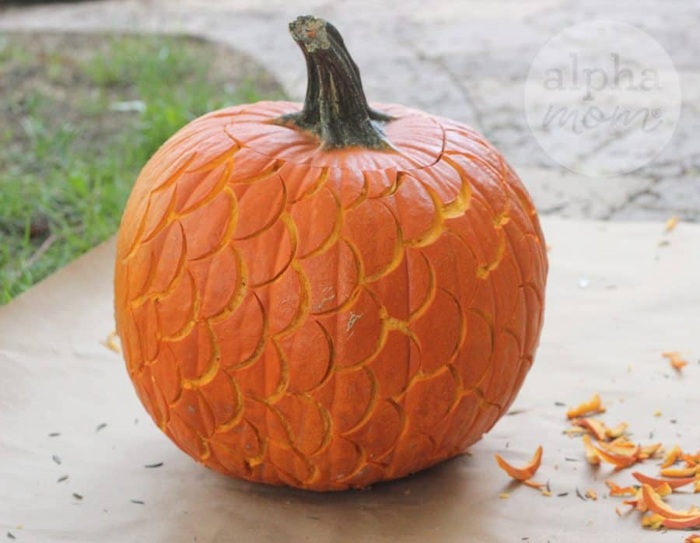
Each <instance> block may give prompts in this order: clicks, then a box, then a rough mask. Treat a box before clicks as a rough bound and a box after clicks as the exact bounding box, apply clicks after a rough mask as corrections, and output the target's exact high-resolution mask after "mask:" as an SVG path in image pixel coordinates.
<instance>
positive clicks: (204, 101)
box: [0, 34, 282, 304]
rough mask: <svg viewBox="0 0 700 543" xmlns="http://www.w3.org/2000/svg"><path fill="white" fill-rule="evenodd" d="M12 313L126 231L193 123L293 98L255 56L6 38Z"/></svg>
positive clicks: (1, 192) (88, 39) (131, 43)
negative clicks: (152, 168)
mask: <svg viewBox="0 0 700 543" xmlns="http://www.w3.org/2000/svg"><path fill="white" fill-rule="evenodd" d="M0 95H1V96H3V101H2V102H1V103H0V304H3V303H6V302H8V301H9V300H11V299H12V298H13V297H15V296H17V295H18V294H19V293H21V292H22V291H24V290H26V289H27V288H29V287H30V286H31V285H32V284H34V283H35V282H37V281H38V280H40V279H42V278H43V277H45V276H47V275H48V274H50V273H52V272H53V271H55V270H56V269H58V268H60V267H61V266H63V265H64V264H66V263H68V262H70V261H71V260H72V259H74V258H75V257H76V256H78V255H80V254H81V253H83V252H85V251H87V250H88V249H90V248H91V247H93V246H95V245H96V244H97V243H99V242H101V241H103V240H105V239H106V238H108V237H109V236H110V235H112V234H113V233H114V232H116V230H117V228H118V225H119V220H120V217H121V213H122V210H123V207H124V204H125V202H126V199H127V196H128V194H129V192H130V190H131V186H132V185H133V182H134V181H135V179H136V177H137V175H138V172H139V171H140V169H141V168H142V167H143V165H144V164H145V162H146V161H147V160H148V158H149V157H150V156H151V155H152V154H153V152H155V150H156V149H157V148H158V147H159V146H160V145H161V144H162V143H163V142H164V141H165V140H166V139H167V138H169V137H170V136H171V135H172V134H173V133H174V132H175V131H177V130H178V129H179V128H180V127H182V126H183V125H185V124H186V123H188V122H189V121H191V120H192V119H194V118H196V117H198V116H200V115H202V114H204V113H206V112H208V111H211V110H214V109H219V108H221V107H224V106H227V105H232V104H236V103H242V102H251V101H255V100H258V99H263V98H266V99H276V98H281V97H282V93H281V91H280V89H279V87H278V86H277V84H276V83H275V82H274V81H273V80H272V79H271V78H270V77H269V75H267V74H266V73H264V72H262V71H261V70H260V68H259V67H257V66H256V65H255V64H254V63H253V62H251V61H250V60H249V59H247V58H246V57H243V56H241V55H238V54H236V53H234V52H232V51H229V50H227V49H225V48H223V47H220V46H215V45H212V44H208V43H205V42H203V41H201V40H195V39H188V38H174V37H138V36H76V35H44V34H42V35H19V34H11V35H0Z"/></svg>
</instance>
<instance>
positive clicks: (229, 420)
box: [115, 102, 547, 490]
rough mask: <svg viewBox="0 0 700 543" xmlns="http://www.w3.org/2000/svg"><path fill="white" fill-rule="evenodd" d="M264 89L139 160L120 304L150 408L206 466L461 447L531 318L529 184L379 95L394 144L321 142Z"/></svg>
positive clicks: (235, 468)
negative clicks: (263, 95)
mask: <svg viewBox="0 0 700 543" xmlns="http://www.w3.org/2000/svg"><path fill="white" fill-rule="evenodd" d="M299 107H300V106H299V105H297V104H291V103H286V102H284V103H275V102H262V103H259V104H256V105H252V106H245V107H234V108H228V109H226V110H222V111H219V112H214V113H212V114H210V115H207V116H205V117H203V118H200V119H198V120H197V121H194V122H193V123H191V124H190V125H188V127H185V128H184V129H183V130H181V131H180V132H179V133H178V134H176V136H174V138H173V139H171V140H170V141H169V142H168V143H166V144H165V145H164V146H163V147H162V148H161V150H160V151H158V153H157V154H156V155H155V156H154V157H153V159H152V160H151V161H150V162H149V164H148V165H147V166H146V167H145V168H144V170H143V172H142V174H141V175H140V177H139V179H138V181H137V183H136V186H135V187H134V191H133V194H132V197H131V198H130V200H129V203H128V206H127V209H126V212H125V215H124V220H123V224H122V228H121V230H120V236H119V241H118V256H117V262H116V269H115V272H116V273H115V277H116V279H115V288H116V298H115V299H116V319H117V325H118V331H119V333H120V335H121V337H122V343H123V346H124V354H125V358H126V362H127V367H128V369H129V374H130V376H131V378H132V380H133V381H134V386H135V388H136V390H137V393H138V395H139V398H140V399H141V401H142V402H143V404H144V405H145V407H146V409H147V410H148V411H149V412H150V414H151V415H152V417H153V419H154V420H155V422H156V423H157V424H158V425H159V427H160V428H161V429H163V431H165V432H166V433H167V435H168V436H169V437H170V438H171V439H172V440H173V441H174V442H175V443H176V444H177V445H178V446H179V447H181V448H182V449H183V450H184V451H186V452H187V453H188V454H190V455H191V456H193V457H194V458H195V459H197V460H198V461H200V462H201V463H203V464H205V465H206V466H208V467H210V468H212V469H215V470H217V471H221V472H224V473H227V474H230V475H233V476H236V477H240V478H244V479H248V480H251V481H258V482H263V483H269V484H286V485H293V486H298V487H302V488H307V489H311V490H342V489H345V488H349V487H365V486H368V485H371V484H373V483H375V482H377V481H381V480H385V479H391V478H396V477H401V476H404V475H407V474H409V473H412V472H415V471H418V470H421V469H423V468H426V467H428V466H430V465H433V464H435V463H437V462H440V461H442V460H444V459H446V458H449V457H451V456H454V455H456V454H460V453H462V452H464V451H465V449H466V448H467V447H469V446H470V445H472V444H473V443H474V442H476V441H477V440H479V439H480V438H481V436H482V435H483V433H484V432H486V431H488V430H489V429H490V428H491V427H492V426H493V424H495V422H496V421H497V420H498V418H499V417H500V416H502V415H503V414H504V412H505V410H506V409H507V408H508V406H509V405H510V404H511V402H512V401H513V399H514V398H515V396H516V394H517V392H518V390H519V389H520V387H521V385H522V383H523V380H524V379H525V376H526V374H527V371H528V370H529V368H530V366H531V365H532V361H533V357H534V354H535V350H536V347H537V342H538V339H539V334H540V329H541V327H542V314H543V310H544V288H545V281H546V274H547V257H546V252H545V246H544V241H543V238H542V233H541V231H540V228H539V223H538V220H537V215H536V212H535V209H534V207H533V205H532V202H531V201H530V199H529V196H528V195H527V192H526V191H525V189H524V187H523V186H522V184H521V183H520V181H519V179H518V178H517V176H516V175H515V173H514V172H513V171H512V169H510V167H509V166H508V165H507V164H505V162H504V161H503V159H502V157H501V156H500V155H499V154H498V152H497V151H496V150H495V149H493V147H491V145H490V144H488V142H486V141H485V140H484V139H483V138H482V137H481V136H480V135H479V134H477V133H476V132H474V131H473V130H472V129H470V128H468V127H465V126H462V125H459V124H457V123H454V122H452V121H448V120H445V119H439V118H434V117H429V116H427V115H425V114H422V113H419V112H415V111H413V110H410V109H407V108H403V107H401V106H384V105H378V106H376V107H377V108H379V109H382V108H383V109H384V110H385V111H387V112H388V113H389V114H390V115H392V116H393V117H394V118H395V120H394V121H392V122H389V123H388V124H387V125H386V134H387V136H388V137H389V139H390V140H391V141H392V144H393V145H394V148H393V149H392V150H390V151H376V150H362V151H361V152H360V151H356V150H353V149H335V150H323V149H320V148H319V146H318V142H317V141H316V139H315V136H312V135H310V134H306V133H303V132H298V131H295V130H293V129H291V128H289V127H287V126H283V125H280V124H275V123H270V122H269V120H270V119H272V118H274V117H276V116H278V115H280V114H282V113H288V112H291V111H296V110H298V109H299Z"/></svg>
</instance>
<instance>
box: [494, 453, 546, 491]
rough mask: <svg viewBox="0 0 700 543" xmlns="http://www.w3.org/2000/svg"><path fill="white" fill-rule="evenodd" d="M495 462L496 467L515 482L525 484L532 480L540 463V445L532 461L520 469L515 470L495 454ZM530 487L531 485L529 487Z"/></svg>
mask: <svg viewBox="0 0 700 543" xmlns="http://www.w3.org/2000/svg"><path fill="white" fill-rule="evenodd" d="M495 457H496V462H497V463H498V466H499V467H500V468H501V469H502V470H503V471H505V472H506V473H507V474H508V475H510V476H511V477H512V478H513V479H515V480H516V481H521V482H525V481H528V480H529V479H532V476H533V475H534V474H535V473H536V472H537V470H538V469H539V467H540V464H541V463H542V445H540V446H539V447H537V450H536V451H535V454H534V456H533V457H532V459H531V460H530V461H529V462H528V463H527V464H526V465H525V466H523V467H522V468H516V467H515V466H513V465H512V464H509V463H508V462H506V461H505V460H504V459H503V458H502V457H501V456H500V455H498V454H496V455H495ZM529 486H531V485H529Z"/></svg>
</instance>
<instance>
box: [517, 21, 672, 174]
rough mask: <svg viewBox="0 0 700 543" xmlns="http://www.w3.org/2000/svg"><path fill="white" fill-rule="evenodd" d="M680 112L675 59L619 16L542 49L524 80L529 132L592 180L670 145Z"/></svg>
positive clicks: (636, 164) (570, 31) (632, 166)
mask: <svg viewBox="0 0 700 543" xmlns="http://www.w3.org/2000/svg"><path fill="white" fill-rule="evenodd" d="M680 111H681V85H680V81H679V78H678V72H677V71H676V69H675V67H674V65H673V61H672V60H671V58H670V57H669V56H668V54H667V53H666V51H665V50H664V48H663V47H661V45H660V44H659V43H658V42H657V41H656V40H655V39H654V38H652V37H651V36H650V35H649V34H647V33H646V32H643V31H642V30H640V29H638V28H635V27H633V26H631V25H628V24H626V23H622V22H619V21H608V20H595V21H589V22H585V23H581V24H577V25H574V26H571V27H569V28H567V29H566V30H564V31H563V32H560V33H559V34H557V35H556V36H555V37H554V38H552V39H551V40H550V41H549V42H548V43H547V44H546V45H545V46H544V47H543V48H542V49H541V50H540V52H539V53H538V54H537V56H536V57H535V60H534V61H533V63H532V66H531V67H530V72H529V74H528V77H527V80H526V82H525V112H526V115H527V122H528V124H529V126H530V130H531V131H532V133H533V134H534V136H535V138H536V139H537V141H538V143H539V144H540V146H541V147H542V149H544V151H545V152H546V153H547V154H548V155H549V156H550V157H551V158H552V159H553V160H554V161H556V162H558V163H559V164H561V165H562V166H564V167H565V168H568V169H570V170H573V171H575V172H578V173H581V174H585V175H588V176H591V177H606V176H613V175H620V174H624V173H628V172H631V171H633V170H636V169H638V168H640V167H642V166H644V165H645V164H647V163H649V162H650V161H652V160H653V159H654V157H656V156H657V155H658V154H659V153H660V152H661V150H662V149H663V148H664V147H665V146H666V144H667V143H668V142H669V141H670V139H671V137H672V136H673V132H674V130H675V127H676V123H677V121H678V117H679V116H680Z"/></svg>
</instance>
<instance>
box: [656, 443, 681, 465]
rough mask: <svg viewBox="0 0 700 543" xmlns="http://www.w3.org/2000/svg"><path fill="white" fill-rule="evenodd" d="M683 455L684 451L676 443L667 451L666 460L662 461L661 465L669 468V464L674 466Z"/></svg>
mask: <svg viewBox="0 0 700 543" xmlns="http://www.w3.org/2000/svg"><path fill="white" fill-rule="evenodd" d="M682 455H683V451H682V450H681V448H680V446H679V445H674V446H673V448H672V449H671V450H670V451H668V453H666V456H664V461H663V462H662V463H661V467H662V468H668V467H669V466H672V465H673V464H675V463H676V462H677V461H678V459H679V458H680V457H681V456H682Z"/></svg>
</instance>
